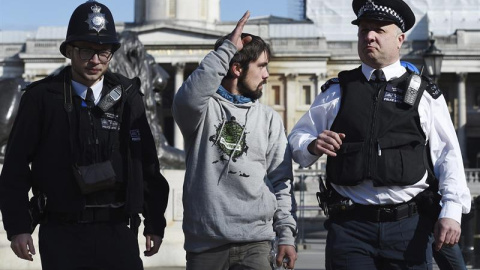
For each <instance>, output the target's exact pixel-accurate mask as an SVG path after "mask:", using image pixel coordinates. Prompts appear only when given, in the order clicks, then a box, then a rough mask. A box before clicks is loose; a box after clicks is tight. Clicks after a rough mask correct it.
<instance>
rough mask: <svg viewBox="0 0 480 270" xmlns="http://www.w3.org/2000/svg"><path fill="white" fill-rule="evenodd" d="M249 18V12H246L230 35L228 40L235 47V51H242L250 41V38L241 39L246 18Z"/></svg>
mask: <svg viewBox="0 0 480 270" xmlns="http://www.w3.org/2000/svg"><path fill="white" fill-rule="evenodd" d="M249 17H250V11H248V10H247V12H245V14H243V17H242V18H241V19H240V20H239V21H238V23H237V26H236V27H235V29H233V31H232V33H230V35H229V37H228V39H229V40H230V41H231V42H232V43H233V44H235V46H237V50H238V51H240V50H241V49H243V45H245V44H247V43H249V42H250V41H252V37H251V36H246V37H244V38H243V39H242V32H243V27H244V26H245V24H246V23H247V21H248V18H249Z"/></svg>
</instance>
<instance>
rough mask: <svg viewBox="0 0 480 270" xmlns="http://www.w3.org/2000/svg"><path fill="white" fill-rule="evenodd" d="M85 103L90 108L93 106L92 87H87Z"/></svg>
mask: <svg viewBox="0 0 480 270" xmlns="http://www.w3.org/2000/svg"><path fill="white" fill-rule="evenodd" d="M85 103H86V104H87V108H89V109H91V108H93V107H94V106H95V97H94V96H93V91H92V88H90V87H89V88H88V89H87V95H86V96H85Z"/></svg>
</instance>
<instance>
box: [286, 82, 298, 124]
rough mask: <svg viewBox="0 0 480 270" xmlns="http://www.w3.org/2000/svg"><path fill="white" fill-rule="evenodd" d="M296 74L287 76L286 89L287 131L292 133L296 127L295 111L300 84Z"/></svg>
mask: <svg viewBox="0 0 480 270" xmlns="http://www.w3.org/2000/svg"><path fill="white" fill-rule="evenodd" d="M297 76H298V74H296V73H289V74H286V75H285V79H286V87H285V94H286V97H287V98H286V99H285V110H286V111H285V120H286V121H285V123H284V125H285V129H286V130H288V131H290V130H292V128H293V126H294V125H295V121H296V120H297V119H295V110H296V107H297V102H298V83H297Z"/></svg>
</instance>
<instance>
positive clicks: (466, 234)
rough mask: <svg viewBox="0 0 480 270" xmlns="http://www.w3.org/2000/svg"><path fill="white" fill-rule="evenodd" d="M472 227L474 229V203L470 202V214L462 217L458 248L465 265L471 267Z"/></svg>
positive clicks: (472, 249) (472, 252) (472, 256)
mask: <svg viewBox="0 0 480 270" xmlns="http://www.w3.org/2000/svg"><path fill="white" fill-rule="evenodd" d="M474 227H475V203H474V201H473V200H472V208H471V210H470V213H468V214H464V215H463V216H462V236H461V237H460V243H459V245H460V248H461V249H462V255H463V259H464V260H465V264H467V265H472V264H473V260H474V248H473V245H474V235H475V233H474Z"/></svg>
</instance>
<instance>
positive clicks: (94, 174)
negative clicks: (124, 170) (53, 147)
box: [73, 160, 115, 195]
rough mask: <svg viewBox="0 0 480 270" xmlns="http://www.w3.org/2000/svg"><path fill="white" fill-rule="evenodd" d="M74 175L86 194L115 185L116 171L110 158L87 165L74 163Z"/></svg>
mask: <svg viewBox="0 0 480 270" xmlns="http://www.w3.org/2000/svg"><path fill="white" fill-rule="evenodd" d="M73 175H74V176H75V180H77V183H78V185H79V187H80V190H81V192H82V194H84V195H86V194H90V193H93V192H96V191H100V190H105V189H111V188H113V187H114V186H115V171H114V170H113V167H112V163H111V162H110V161H109V160H107V161H104V162H100V163H94V164H90V165H87V166H77V165H73Z"/></svg>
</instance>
